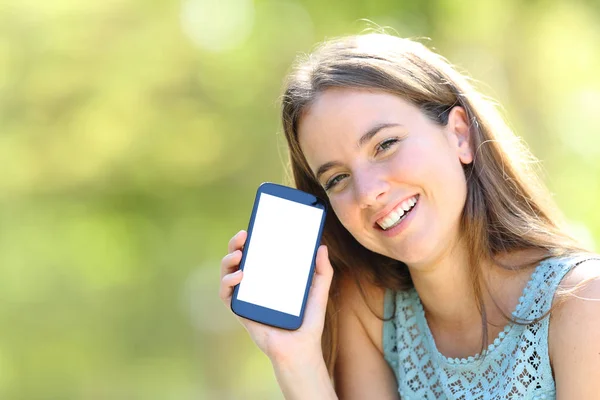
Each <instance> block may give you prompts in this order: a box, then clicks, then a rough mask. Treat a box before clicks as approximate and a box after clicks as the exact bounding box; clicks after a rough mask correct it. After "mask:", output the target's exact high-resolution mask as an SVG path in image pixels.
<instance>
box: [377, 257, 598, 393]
mask: <svg viewBox="0 0 600 400" xmlns="http://www.w3.org/2000/svg"><path fill="white" fill-rule="evenodd" d="M590 258H593V257H590V255H577V256H570V257H564V258H551V259H548V260H545V261H542V262H541V263H540V264H538V266H537V267H536V268H535V271H534V272H533V274H532V275H531V278H530V279H529V282H528V283H527V286H526V287H525V289H524V291H523V294H522V296H521V297H520V299H519V303H518V305H517V308H516V309H515V311H514V312H513V313H512V314H513V316H515V317H517V320H519V318H524V319H527V320H532V319H535V318H536V317H539V316H541V315H543V314H544V313H545V312H546V311H548V310H549V308H550V306H551V304H552V299H553V297H554V293H555V290H556V288H557V286H558V284H559V283H560V281H561V280H562V278H563V277H564V276H565V274H566V273H567V272H568V271H569V270H570V269H571V268H573V267H574V266H575V265H578V264H580V263H581V262H583V261H585V260H587V259H590ZM394 303H395V306H396V307H395V310H394ZM384 310H385V315H386V317H388V316H390V315H392V313H394V316H393V318H391V320H389V321H386V322H384V327H383V348H384V356H385V359H386V361H387V362H388V363H389V365H390V366H391V367H392V369H393V370H394V373H395V374H396V379H397V381H398V392H399V393H400V396H401V398H402V399H403V400H406V399H411V400H413V399H465V400H467V399H469V400H470V399H482V400H483V399H554V398H555V397H556V390H555V385H554V379H553V377H552V371H551V368H550V359H549V355H548V322H549V319H548V318H544V319H542V320H541V321H540V322H537V323H534V324H529V325H527V326H524V325H517V324H512V323H509V324H508V325H507V326H506V327H505V328H504V331H502V332H500V334H499V335H498V337H497V338H496V339H495V340H494V342H493V343H492V344H490V345H489V347H488V348H487V349H486V350H485V351H484V352H483V353H484V355H485V357H481V356H480V355H479V354H477V355H475V356H473V357H468V358H448V357H445V356H444V355H443V354H441V353H440V352H439V351H438V350H437V348H436V345H435V342H434V339H433V336H432V334H431V331H430V330H429V327H428V325H427V320H426V319H425V314H424V312H423V306H422V305H421V301H420V299H419V296H418V294H417V292H416V291H415V290H414V289H410V290H408V291H403V292H393V291H390V290H388V291H386V295H385V304H384Z"/></svg>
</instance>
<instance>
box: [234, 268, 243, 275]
mask: <svg viewBox="0 0 600 400" xmlns="http://www.w3.org/2000/svg"><path fill="white" fill-rule="evenodd" d="M240 272H242V270H241V269H238V270H237V271H235V272H234V273H233V275H234V276H235V275H239V274H240Z"/></svg>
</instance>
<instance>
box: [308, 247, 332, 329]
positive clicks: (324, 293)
mask: <svg viewBox="0 0 600 400" xmlns="http://www.w3.org/2000/svg"><path fill="white" fill-rule="evenodd" d="M332 279H333V267H332V266H331V263H330V262H329V251H328V250H327V246H324V245H322V246H320V247H319V250H318V251H317V259H316V266H315V275H314V277H313V284H312V287H311V289H310V294H309V296H308V304H307V310H306V311H307V316H306V317H307V318H310V319H313V318H316V319H317V320H318V321H323V319H324V318H325V309H326V307H327V300H328V299H329V287H330V286H331V280H332Z"/></svg>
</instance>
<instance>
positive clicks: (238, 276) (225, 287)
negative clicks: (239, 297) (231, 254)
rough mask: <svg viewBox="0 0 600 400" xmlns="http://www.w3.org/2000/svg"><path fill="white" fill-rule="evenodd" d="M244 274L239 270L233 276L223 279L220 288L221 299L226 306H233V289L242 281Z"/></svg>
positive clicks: (229, 275) (226, 276)
mask: <svg viewBox="0 0 600 400" xmlns="http://www.w3.org/2000/svg"><path fill="white" fill-rule="evenodd" d="M243 275H244V273H243V272H242V271H241V270H237V271H236V272H234V273H233V274H228V275H225V276H224V277H223V279H221V287H220V288H219V297H220V298H221V300H223V302H224V303H225V305H227V306H229V305H230V304H231V295H232V294H233V288H234V287H235V285H237V284H239V283H240V282H241V281H242V277H243Z"/></svg>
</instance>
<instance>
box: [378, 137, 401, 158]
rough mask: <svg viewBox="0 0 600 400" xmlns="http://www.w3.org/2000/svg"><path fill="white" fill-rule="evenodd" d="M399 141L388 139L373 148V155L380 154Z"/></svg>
mask: <svg viewBox="0 0 600 400" xmlns="http://www.w3.org/2000/svg"><path fill="white" fill-rule="evenodd" d="M399 141H400V140H399V139H398V138H395V137H394V138H389V139H385V140H383V141H381V142H380V143H379V144H378V145H377V146H375V155H378V154H381V153H383V152H385V151H386V150H388V149H389V148H390V147H392V146H393V145H395V144H396V143H398V142H399Z"/></svg>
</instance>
